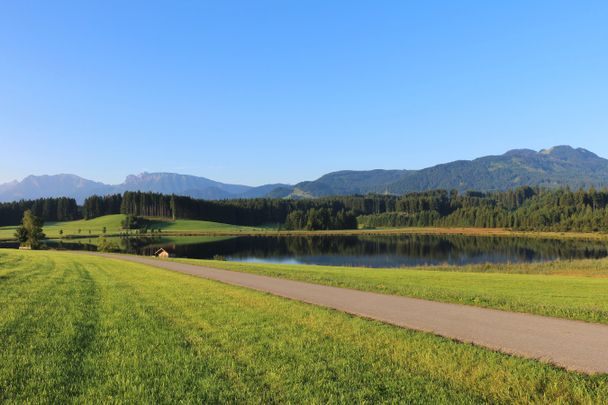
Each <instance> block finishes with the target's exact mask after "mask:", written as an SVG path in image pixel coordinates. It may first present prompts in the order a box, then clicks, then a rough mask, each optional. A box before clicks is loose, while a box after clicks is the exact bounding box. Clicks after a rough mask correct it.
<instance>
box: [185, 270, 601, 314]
mask: <svg viewBox="0 0 608 405" xmlns="http://www.w3.org/2000/svg"><path fill="white" fill-rule="evenodd" d="M176 260H178V261H184V262H187V263H191V264H199V265H204V266H210V267H218V268H222V269H227V270H235V271H244V272H250V273H256V274H263V275H267V276H273V277H282V278H288V279H292V280H299V281H307V282H311V283H317V284H325V285H331V286H336V287H346V288H354V289H358V290H364V291H375V292H380V293H385V294H394V295H403V296H408V297H417V298H425V299H430V300H435V301H443V302H453V303H460V304H467V305H475V306H481V307H486V308H496V309H503V310H509V311H517V312H527V313H533V314H539V315H547V316H554V317H560V318H568V319H579V320H585V321H591V322H601V323H608V277H606V275H607V274H608V260H580V261H572V262H557V263H545V264H533V265H532V264H530V265H502V266H486V265H483V266H462V267H456V266H453V267H422V268H403V269H370V268H360V267H334V266H310V265H283V264H260V263H239V262H223V261H207V260H190V259H176ZM569 265H570V266H572V269H573V270H571V273H570V274H569V275H557V274H553V275H548V274H550V273H551V272H560V271H562V272H563V273H566V274H568V273H567V272H566V270H565V269H566V268H568V266H569ZM577 267H578V270H576V269H577ZM521 268H524V269H526V270H527V271H528V272H530V273H531V272H533V271H534V270H535V269H536V270H537V271H539V272H540V271H542V270H539V269H543V268H544V269H546V270H545V271H546V273H547V274H518V273H517V269H521ZM585 268H589V269H591V270H592V271H593V276H591V274H590V275H589V276H587V275H580V274H582V273H583V272H584V271H585V270H584V269H585ZM501 269H502V271H503V273H500V272H499V271H500V270H501ZM446 270H448V271H446ZM471 270H475V271H471ZM484 271H485V272H484ZM490 271H494V272H490ZM509 271H510V272H509ZM524 271H525V270H524Z"/></svg>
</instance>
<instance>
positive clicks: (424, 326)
mask: <svg viewBox="0 0 608 405" xmlns="http://www.w3.org/2000/svg"><path fill="white" fill-rule="evenodd" d="M100 255H102V256H106V257H111V258H115V259H120V260H126V261H130V262H137V263H142V264H147V265H151V266H155V267H161V268H164V269H167V270H172V271H177V272H180V273H185V274H190V275H193V276H197V277H204V278H207V279H212V280H217V281H221V282H224V283H228V284H234V285H238V286H243V287H247V288H252V289H255V290H259V291H265V292H268V293H271V294H274V295H278V296H281V297H286V298H290V299H294V300H298V301H303V302H307V303H311V304H315V305H320V306H324V307H328V308H333V309H337V310H340V311H344V312H347V313H350V314H354V315H358V316H362V317H365V318H371V319H376V320H379V321H382V322H386V323H390V324H393V325H398V326H401V327H405V328H410V329H416V330H420V331H425V332H431V333H434V334H436V335H440V336H444V337H448V338H451V339H456V340H459V341H462V342H468V343H474V344H476V345H479V346H484V347H487V348H490V349H494V350H498V351H501V352H504V353H509V354H515V355H518V356H523V357H528V358H534V359H538V360H542V361H545V362H550V363H554V364H557V365H559V366H562V367H564V368H566V369H569V370H576V371H581V372H585V373H608V325H601V324H593V323H587V322H582V321H571V320H565V319H558V318H549V317H544V316H537V315H529V314H522V313H514V312H506V311H499V310H493V309H486V308H477V307H473V306H468V305H458V304H447V303H440V302H434V301H427V300H421V299H416V298H407V297H399V296H393V295H384V294H377V293H371V292H364V291H357V290H350V289H346V288H338V287H329V286H323V285H318V284H310V283H304V282H300V281H292V280H286V279H280V278H274V277H266V276H260V275H255V274H249V273H240V272H235V271H228V270H219V269H213V268H209V267H201V266H195V265H189V264H184V263H177V262H172V261H163V260H159V259H151V258H145V257H138V256H127V255H114V254H100Z"/></svg>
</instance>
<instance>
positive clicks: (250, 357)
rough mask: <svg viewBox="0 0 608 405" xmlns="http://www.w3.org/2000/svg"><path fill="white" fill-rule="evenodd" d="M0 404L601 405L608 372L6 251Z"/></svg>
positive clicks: (234, 292)
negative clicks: (582, 371)
mask: <svg viewBox="0 0 608 405" xmlns="http://www.w3.org/2000/svg"><path fill="white" fill-rule="evenodd" d="M0 307H1V308H2V309H3V310H2V311H1V312H0V342H1V344H0V402H8V403H23V402H29V403H40V402H49V403H83V402H101V403H103V402H146V403H158V402H162V403H165V402H171V403H174V402H187V403H193V402H196V403H201V402H204V403H209V402H231V403H243V402H247V403H252V402H255V403H277V402H293V403H302V402H309V403H311V402H314V403H321V402H323V403H325V402H330V403H336V402H340V403H353V402H369V403H376V402H407V403H488V402H492V403H498V402H518V403H528V402H541V403H556V402H563V403H605V402H606V401H607V400H608V376H606V375H600V376H583V375H579V374H576V373H572V372H567V371H564V370H561V369H558V368H555V367H552V366H549V365H545V364H541V363H539V362H536V361H533V360H524V359H520V358H515V357H511V356H508V355H504V354H500V353H496V352H492V351H490V350H486V349H482V348H478V347H474V346H471V345H467V344H461V343H457V342H454V341H451V340H448V339H443V338H439V337H436V336H433V335H429V334H425V333H421V332H414V331H409V330H405V329H400V328H397V327H393V326H389V325H384V324H381V323H378V322H374V321H370V320H365V319H360V318H356V317H352V316H349V315H346V314H343V313H340V312H336V311H332V310H326V309H322V308H317V307H314V306H311V305H307V304H303V303H297V302H294V301H289V300H286V299H282V298H278V297H274V296H270V295H267V294H263V293H259V292H254V291H250V290H246V289H243V288H237V287H232V286H227V285H223V284H220V283H216V282H212V281H207V280H203V279H199V278H195V277H190V276H186V275H182V274H177V273H171V272H168V271H164V270H161V269H156V268H152V267H147V266H143V265H138V264H132V263H125V262H119V261H114V260H111V259H105V258H99V257H91V256H85V255H78V254H72V253H61V252H23V251H21V252H20V251H9V250H3V251H1V250H0Z"/></svg>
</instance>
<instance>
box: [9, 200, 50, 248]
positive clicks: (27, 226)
mask: <svg viewBox="0 0 608 405" xmlns="http://www.w3.org/2000/svg"><path fill="white" fill-rule="evenodd" d="M43 225H44V222H43V221H42V220H41V219H40V218H38V217H37V216H35V215H34V214H33V213H32V211H31V210H26V211H25V212H24V213H23V219H22V221H21V226H20V227H19V228H17V231H16V232H15V237H16V238H17V239H18V240H19V242H20V243H21V245H22V246H29V247H30V248H32V249H39V248H40V246H41V242H42V240H43V239H44V236H45V235H44V232H42V226H43Z"/></svg>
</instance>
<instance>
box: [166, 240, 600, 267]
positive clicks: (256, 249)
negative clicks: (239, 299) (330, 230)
mask: <svg viewBox="0 0 608 405" xmlns="http://www.w3.org/2000/svg"><path fill="white" fill-rule="evenodd" d="M163 247H165V248H166V249H168V250H170V251H172V252H174V253H175V254H176V255H177V256H180V257H193V258H212V257H213V256H214V255H222V256H227V257H234V258H252V257H253V258H276V257H305V256H379V255H385V256H401V257H408V258H414V259H427V260H431V261H433V262H441V261H454V260H467V258H475V257H477V258H484V259H486V260H487V261H490V262H491V261H493V260H497V261H530V260H549V259H556V258H564V259H566V258H599V257H605V256H607V255H608V249H607V245H606V244H604V243H601V242H594V241H581V240H547V239H536V238H508V237H473V236H452V235H450V236H435V235H401V236H364V237H357V236H309V237H238V238H234V239H230V240H224V241H219V242H209V243H202V244H194V245H179V244H178V245H173V246H163Z"/></svg>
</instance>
